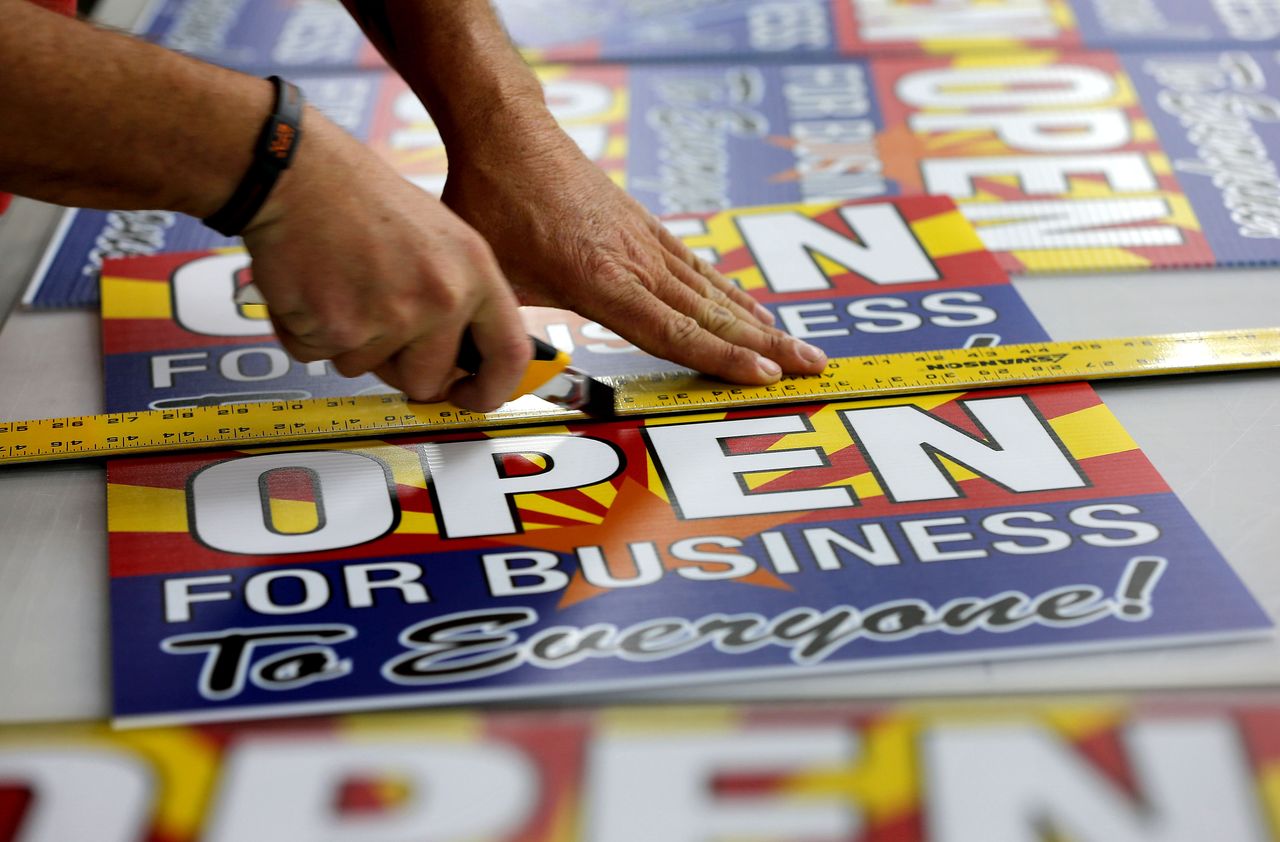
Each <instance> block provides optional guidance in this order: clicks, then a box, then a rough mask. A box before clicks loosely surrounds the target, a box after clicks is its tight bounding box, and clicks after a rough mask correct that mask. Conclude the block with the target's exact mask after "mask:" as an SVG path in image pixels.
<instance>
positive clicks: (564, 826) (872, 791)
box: [0, 698, 1280, 842]
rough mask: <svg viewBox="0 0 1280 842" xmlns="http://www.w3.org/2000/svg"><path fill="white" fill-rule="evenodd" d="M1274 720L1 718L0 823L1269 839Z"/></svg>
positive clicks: (1136, 715)
mask: <svg viewBox="0 0 1280 842" xmlns="http://www.w3.org/2000/svg"><path fill="white" fill-rule="evenodd" d="M1278 730H1280V704H1277V703H1276V702H1275V701H1273V700H1268V699H1265V698H1264V699H1253V700H1242V701H1240V702H1236V703H1232V702H1230V701H1218V702H1195V703H1192V702H1188V701H1185V700H1179V699H1177V698H1170V699H1158V700H1151V701H1146V702H1138V703H1123V702H1116V701H1110V702H1102V701H1088V700H1074V699H1062V700H1051V701H1047V702H1046V701H1040V702H1036V703H1029V702H1023V703H1017V702H1005V703H993V702H967V703H963V704H959V703H949V704H948V703H933V704H928V705H917V704H910V703H903V704H897V705H882V706H870V705H865V704H843V705H822V706H820V705H792V706H787V707H709V706H708V707H649V708H643V709H640V708H623V709H609V708H605V709H600V710H571V711H556V712H545V711H544V712H527V711H526V712H491V713H474V712H456V713H449V714H444V715H441V714H429V713H417V714H401V715H386V714H382V715H359V716H356V715H350V716H344V717H341V718H332V719H313V720H303V721H297V722H291V723H287V724H286V723H275V724H273V725H272V726H270V727H264V726H259V725H254V726H242V727H238V728H230V727H225V726H223V727H210V726H204V727H199V726H196V727H186V728H170V729H151V730H139V731H120V732H112V731H109V730H107V729H106V728H103V727H95V726H87V725H86V726H45V727H31V726H25V727H9V728H4V727H0V839H5V840H22V842H66V840H78V839H93V840H96V842H137V840H140V839H157V840H159V839H163V840H165V841H166V842H196V841H197V840H202V842H292V840H316V839H357V838H359V839H370V840H373V839H379V840H380V839H405V840H408V839H431V840H434V842H464V840H465V842H650V840H663V842H704V840H709V839H713V838H715V839H726V838H742V839H747V838H750V839H756V840H761V842H782V840H795V839H806V840H814V842H880V840H884V842H1021V840H1029V839H1037V838H1072V839H1080V840H1099V842H1101V840H1106V841H1107V842H1120V840H1134V842H1137V840H1144V842H1145V840H1156V839H1161V840H1187V842H1191V840H1196V842H1201V840H1209V839H1224V840H1225V839H1229V840H1231V842H1268V840H1276V839H1280V836H1278V835H1277V831H1276V824H1275V822H1274V817H1275V816H1276V815H1277V814H1280V795H1277V791H1276V787H1275V780H1276V775H1277V774H1278V773H1280V749H1278V748H1277V745H1276V740H1275V735H1276V733H1277V731H1278ZM655 805H661V808H660V809H655ZM711 834H719V835H715V836H713V835H711ZM1067 834H1070V836H1068V835H1067Z"/></svg>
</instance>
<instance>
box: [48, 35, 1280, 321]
mask: <svg viewBox="0 0 1280 842" xmlns="http://www.w3.org/2000/svg"><path fill="white" fill-rule="evenodd" d="M540 74H541V77H542V79H543V81H544V83H545V86H546V91H547V97H548V100H549V103H550V105H551V108H552V111H553V112H554V113H555V114H556V116H557V117H558V118H559V119H560V120H561V122H562V124H563V125H564V126H565V128H566V129H567V130H568V131H569V133H570V134H571V135H572V136H573V138H574V139H575V140H576V141H577V142H578V144H579V145H580V146H581V147H582V149H583V150H584V151H585V152H586V153H587V155H588V156H589V157H590V158H591V159H592V160H594V161H596V162H597V163H598V164H599V165H600V166H602V167H604V168H605V169H606V170H607V171H608V172H609V174H610V175H611V176H612V177H613V178H614V180H615V181H617V182H618V183H619V184H621V185H623V186H624V187H626V188H627V190H628V191H629V192H630V193H631V194H632V195H634V196H635V197H636V198H637V199H639V200H640V202H641V203H643V204H644V205H645V206H647V207H648V208H650V209H651V210H653V211H654V212H656V213H660V214H675V213H706V212H710V211H715V210H720V209H724V208H729V207H743V206H748V205H764V204H778V203H790V202H801V201H810V202H832V201H846V200H850V199H870V198H877V197H884V196H893V195H898V194H904V195H912V194H920V193H925V194H936V195H949V196H952V197H954V198H956V199H957V200H958V201H959V202H960V204H961V207H962V209H963V210H964V213H965V215H966V216H967V217H968V218H969V219H970V221H971V222H973V223H974V224H975V225H976V226H977V228H978V231H979V234H980V235H981V237H982V239H983V241H984V243H985V244H986V246H987V247H988V248H989V249H990V250H991V251H994V252H996V253H998V254H999V255H1000V258H1001V261H1002V263H1003V264H1004V266H1005V268H1006V269H1008V270H1010V271H1016V272H1032V273H1034V272H1052V271H1064V270H1097V269H1141V268H1148V267H1150V268H1174V267H1188V266H1210V265H1221V266H1232V265H1248V264H1268V263H1274V262H1276V261H1280V188H1277V186H1276V184H1277V183H1280V176H1278V175H1277V172H1276V164H1275V159H1276V156H1275V152H1276V150H1277V148H1278V147H1280V128H1277V127H1276V118H1277V115H1278V114H1280V107H1278V106H1277V102H1276V100H1275V99H1274V97H1273V95H1272V93H1270V92H1271V91H1273V90H1275V88H1276V84H1277V76H1278V75H1280V67H1278V66H1277V59H1276V57H1275V56H1272V55H1270V54H1262V53H1256V54H1249V53H1212V52H1207V53H1198V54H1191V55H1187V54H1180V55H1177V56H1170V55H1143V54H1130V55H1117V54H1114V53H1107V52H1091V53H1051V52H1039V53H1007V54H995V55H987V56H983V57H979V56H969V57H962V58H913V59H874V60H869V61H858V60H852V59H849V60H843V61H841V62H839V63H826V64H805V65H785V64H766V65H760V66H753V65H749V64H704V65H654V66H632V67H627V66H622V65H593V66H559V67H546V68H542V69H541V70H540ZM299 81H300V82H301V84H302V86H303V88H304V89H305V90H306V92H307V95H308V97H309V98H310V99H311V101H313V102H315V103H316V104H317V105H319V106H320V107H321V108H322V109H324V110H325V111H327V112H328V113H329V114H330V116H332V117H334V119H336V120H337V121H338V122H339V123H340V124H341V125H343V126H344V127H345V128H347V129H349V130H350V131H352V132H353V133H354V134H356V135H357V136H358V137H361V138H363V139H364V140H366V141H367V142H368V143H369V144H370V145H371V146H372V147H373V148H374V149H376V150H377V151H378V152H380V153H381V154H382V155H383V156H384V157H385V158H386V159H387V160H388V161H389V162H390V163H391V164H392V165H393V166H394V167H396V168H397V169H398V170H399V171H400V172H402V173H403V174H404V175H405V176H406V177H407V178H409V179H410V180H412V181H413V182H414V183H416V184H418V185H419V186H421V187H423V188H424V189H427V190H429V191H432V192H438V191H439V190H440V189H442V188H443V185H444V181H445V177H446V171H447V170H446V166H447V163H446V159H445V153H444V146H443V143H442V141H441V139H440V136H439V134H438V133H437V132H436V130H435V128H434V127H433V125H432V124H431V122H430V120H429V118H428V117H427V114H426V112H425V111H424V110H423V108H422V106H421V105H420V104H419V102H418V100H417V99H416V98H415V97H414V96H413V94H412V93H411V92H410V91H409V90H408V89H407V87H406V86H405V85H404V83H403V82H402V81H401V80H400V79H399V78H398V77H396V76H395V75H393V74H390V73H387V72H385V71H384V72H376V71H375V72H347V73H345V74H333V75H325V76H313V77H306V78H302V79H300V80H299ZM230 242H231V241H229V240H226V239H224V238H221V237H219V236H218V235H216V234H215V233H214V232H212V231H211V230H209V229H207V228H205V227H204V226H202V225H201V224H200V223H199V222H197V221H196V220H194V219H190V218H186V217H179V216H177V215H174V214H168V213H155V212H129V213H105V212H101V211H79V212H71V213H69V214H68V215H67V217H66V218H65V219H64V222H63V225H62V226H61V228H60V229H59V232H58V235H57V236H56V237H55V238H54V241H53V243H52V244H51V245H50V247H49V250H48V252H47V254H46V258H45V260H44V261H43V263H42V265H41V267H40V269H39V270H38V272H37V276H36V278H35V281H34V282H33V285H32V287H31V289H30V291H29V292H28V295H27V301H28V303H30V304H32V305H36V306H41V305H43V306H59V305H66V304H68V303H71V304H75V303H80V304H86V303H92V302H93V301H95V300H96V294H97V293H96V278H97V275H98V270H99V269H100V267H101V263H102V260H103V259H104V258H106V257H113V256H122V255H135V254H150V253H154V252H156V251H177V250H190V249H201V248H207V247H210V246H219V245H226V244H228V243H230Z"/></svg>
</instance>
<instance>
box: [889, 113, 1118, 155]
mask: <svg viewBox="0 0 1280 842" xmlns="http://www.w3.org/2000/svg"><path fill="white" fill-rule="evenodd" d="M910 122H911V128H912V130H913V131H915V132H916V133H921V134H922V133H927V132H935V133H942V132H972V131H985V130H990V131H993V132H995V133H996V136H997V137H999V138H1000V140H1002V141H1004V143H1005V144H1006V145H1007V146H1009V147H1010V148H1012V149H1018V150H1022V151H1025V152H1096V151H1099V150H1103V149H1116V148H1118V147H1121V146H1124V145H1125V144H1126V143H1128V142H1129V141H1130V140H1131V139H1132V137H1133V132H1132V131H1131V130H1130V128H1129V121H1128V120H1127V119H1126V118H1125V115H1124V113H1123V112H1121V111H1115V110H1112V109H1099V110H1096V111H1036V112H1032V113H1030V114H932V113H930V114H913V115H911V118H910Z"/></svg>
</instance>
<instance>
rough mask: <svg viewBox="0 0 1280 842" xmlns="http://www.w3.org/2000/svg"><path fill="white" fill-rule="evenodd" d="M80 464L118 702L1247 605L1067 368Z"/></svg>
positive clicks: (1110, 636) (800, 649) (151, 710)
mask: <svg viewBox="0 0 1280 842" xmlns="http://www.w3.org/2000/svg"><path fill="white" fill-rule="evenodd" d="M109 482H110V486H109V492H108V500H109V504H108V508H109V529H110V558H111V572H112V584H111V590H112V618H113V620H112V622H113V626H112V648H113V662H114V675H115V682H114V686H115V688H116V690H115V712H116V715H117V717H118V718H120V719H121V720H122V721H133V722H138V723H145V722H157V721H170V720H200V719H220V718H230V717H244V716H251V715H278V714H283V713H289V712H300V711H321V710H342V709H348V708H351V707H360V708H364V707H383V706H404V705H408V704H423V703H452V702H460V701H468V700H480V699H515V698H528V697H532V696H539V695H544V694H556V695H564V694H566V693H574V692H586V691H601V690H612V689H619V688H627V687H642V686H653V685H659V684H668V683H672V682H693V681H700V680H706V679H708V678H715V677H722V676H737V677H752V676H755V677H765V676H778V675H787V674H794V673H797V672H812V671H830V670H849V669H861V668H867V667H873V666H877V665H889V664H898V665H901V664H911V663H921V664H923V663H932V662H937V661H939V660H953V659H957V658H959V659H964V658H976V657H981V658H991V657H1000V656H1014V655H1027V654H1030V653H1037V654H1051V653H1054V652H1070V651H1074V650H1078V649H1081V648H1095V647H1099V646H1102V647H1115V646H1124V645H1154V644H1158V643H1160V642H1162V641H1172V640H1188V639H1202V640H1212V639H1217V638H1225V637H1233V636H1238V635H1241V634H1251V633H1258V632H1261V631H1264V630H1266V629H1268V628H1269V627H1270V621H1269V620H1268V619H1267V617H1266V615H1265V614H1264V613H1263V612H1262V611H1261V609H1260V608H1259V607H1258V606H1257V604H1256V603H1255V602H1254V601H1253V599H1252V598H1251V597H1250V596H1249V594H1248V593H1247V591H1246V590H1245V589H1244V587H1243V585H1242V584H1241V583H1240V582H1239V580H1238V579H1237V578H1236V577H1235V575H1234V573H1233V572H1232V571H1231V570H1230V568H1229V567H1228V566H1227V565H1226V563H1225V562H1224V561H1223V559H1222V557H1221V556H1220V555H1219V554H1218V553H1217V552H1216V551H1215V550H1214V548H1213V546H1212V545H1211V544H1210V543H1209V542H1208V540H1207V539H1206V538H1205V537H1204V535H1203V534H1202V533H1201V532H1200V531H1199V529H1198V528H1197V527H1196V526H1195V524H1194V523H1193V522H1192V521H1191V520H1190V518H1189V516H1188V515H1187V513H1186V512H1185V510H1183V509H1182V507H1181V506H1180V504H1179V503H1178V502H1177V500H1176V498H1174V497H1173V496H1172V495H1171V494H1170V493H1169V492H1168V489H1167V488H1166V487H1165V485H1164V484H1163V482H1161V480H1160V478H1159V476H1158V475H1157V474H1156V473H1155V472H1154V471H1153V470H1152V469H1151V467H1150V465H1149V464H1148V463H1147V462H1146V460H1145V459H1144V458H1143V457H1142V455H1141V454H1140V452H1139V451H1138V449H1137V447H1136V445H1135V444H1134V443H1133V442H1132V440H1131V439H1129V437H1128V436H1127V435H1126V434H1125V433H1124V431H1123V430H1122V429H1121V428H1120V427H1119V425H1118V424H1117V423H1116V421H1115V419H1114V418H1113V417H1112V416H1111V415H1110V413H1109V412H1108V411H1107V410H1106V409H1105V407H1103V406H1102V405H1101V404H1100V403H1099V401H1098V399H1097V397H1096V396H1095V395H1094V393H1093V392H1092V390H1090V389H1089V388H1087V387H1084V386H1059V387H1051V388H1043V389H1038V390H1031V391H1023V390H1012V391H994V392H983V393H974V394H949V395H936V396H928V397H924V398H920V399H916V400H901V399H895V400H883V401H861V402H844V403H836V404H830V405H815V406H807V407H796V408H782V409H775V410H770V411H743V412H730V413H716V414H710V415H694V416H677V417H671V418H663V419H655V420H653V421H650V422H647V423H646V422H615V423H607V424H600V423H597V424H584V425H574V426H571V427H568V428H564V427H543V428H528V429H516V430H504V431H501V432H496V431H495V432H493V433H490V434H483V433H476V434H466V435H457V436H437V437H428V438H421V439H397V440H395V441H394V442H377V441H370V442H366V443H355V444H349V443H348V444H341V445H338V444H335V445H332V446H326V445H302V446H297V447H290V448H267V449H262V450H249V451H241V452H236V453H225V454H193V455H184V456H169V457H163V458H154V459H138V460H128V461H118V462H115V463H113V464H112V465H111V466H110V471H109ZM1210 595H1212V596H1211V598H1210Z"/></svg>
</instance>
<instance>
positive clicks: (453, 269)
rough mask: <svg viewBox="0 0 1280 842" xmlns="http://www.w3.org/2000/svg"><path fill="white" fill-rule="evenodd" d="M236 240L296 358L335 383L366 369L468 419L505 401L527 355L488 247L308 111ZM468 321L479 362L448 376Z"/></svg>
mask: <svg viewBox="0 0 1280 842" xmlns="http://www.w3.org/2000/svg"><path fill="white" fill-rule="evenodd" d="M244 241H245V245H246V246H247V247H248V248H249V252H250V253H251V254H252V256H253V276H254V283H255V284H257V286H258V288H259V289H260V290H262V294H263V296H264V297H265V298H266V300H267V304H268V307H269V308H270V312H271V318H272V321H273V322H274V323H275V327H276V332H277V333H278V334H279V336H280V340H281V341H282V342H283V343H284V346H285V348H286V349H288V351H289V353H291V354H292V355H293V356H295V357H296V358H298V359H299V360H302V361H303V362H310V361H312V360H321V359H332V360H333V364H334V367H335V368H337V369H338V371H339V372H341V373H342V374H344V375H346V376H348V377H354V376H356V375H360V374H364V373H365V372H369V371H372V372H375V373H376V374H377V375H378V376H379V377H381V378H382V379H383V380H385V381H387V382H388V383H390V384H391V385H393V386H395V387H397V388H399V389H401V390H403V391H404V392H405V393H406V394H408V395H409V397H411V398H413V399H415V400H432V399H438V398H442V397H446V396H447V398H448V400H450V401H451V402H453V403H455V404H457V405H458V406H461V407H464V408H467V409H473V410H476V411H482V412H487V411H491V410H493V409H496V408H497V407H498V406H499V405H500V404H501V403H502V402H504V401H506V400H508V399H510V398H511V397H512V393H513V392H514V390H515V388H516V385H517V383H518V382H519V380H520V377H521V375H522V374H523V373H524V370H525V368H526V367H527V365H528V362H529V356H530V351H531V348H530V343H529V338H528V336H527V334H526V333H525V331H524V329H523V327H522V325H521V322H520V317H519V315H518V312H517V310H516V301H515V296H514V295H513V293H512V292H511V289H510V287H509V286H508V284H507V282H506V280H505V279H504V278H503V276H502V271H501V269H500V268H499V266H498V262H497V261H496V260H495V259H494V256H493V252H492V251H491V250H490V248H489V246H488V245H487V244H486V243H485V241H484V239H483V238H482V237H481V236H480V235H479V234H477V233H476V232H475V231H473V230H472V229H471V228H470V227H469V226H468V225H467V224H466V223H465V222H463V221H462V220H460V219H459V218H458V217H457V216H456V215H455V214H454V213H453V212H452V211H450V210H449V209H448V208H447V207H445V206H444V205H443V204H441V203H440V202H439V201H438V200H437V199H435V198H434V197H432V196H430V195H429V194H427V193H425V192H423V191H422V190H419V189H418V188H416V187H414V186H413V185H411V184H409V183H408V182H407V181H405V180H404V179H403V178H401V177H400V176H399V175H397V174H396V173H395V172H394V171H392V170H391V169H390V168H389V167H388V166H387V165H386V164H384V163H383V162H382V161H381V160H380V159H379V158H377V157H376V156H375V155H374V154H373V153H371V152H369V151H368V150H367V149H365V148H364V147H363V146H361V145H360V144H359V143H357V142H356V141H355V140H354V139H352V138H351V137H350V136H348V135H347V134H345V133H344V132H342V131H341V130H340V129H338V128H337V127H336V126H334V125H333V124H331V123H329V122H328V121H327V120H325V119H324V118H323V117H322V116H321V115H320V114H319V113H317V112H315V111H314V110H309V111H308V112H307V114H306V117H305V118H304V122H303V138H302V143H301V144H300V145H299V148H298V153H297V158H296V159H295V161H294V164H293V166H292V167H291V168H290V169H289V170H287V171H286V172H285V173H284V175H283V176H282V177H281V180H280V182H279V183H278V185H277V186H276V188H275V190H273V191H272V194H271V198H270V199H269V201H268V202H267V204H266V206H265V207H264V208H263V209H262V211H261V212H260V213H259V214H258V216H257V217H256V218H255V219H254V221H253V223H252V224H251V226H250V227H249V229H248V230H246V231H245V232H244ZM468 327H470V329H471V333H472V335H473V336H474V338H475V342H476V345H477V347H478V348H479V350H480V353H481V356H482V358H483V362H482V364H481V368H480V371H479V372H478V373H477V374H476V375H475V376H474V377H468V378H464V379H462V380H457V381H456V382H455V380H456V378H457V377H458V373H457V371H456V369H455V367H454V361H455V360H456V358H457V354H458V345H459V342H460V340H461V337H462V333H463V331H464V330H465V329H467V328H468Z"/></svg>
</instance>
